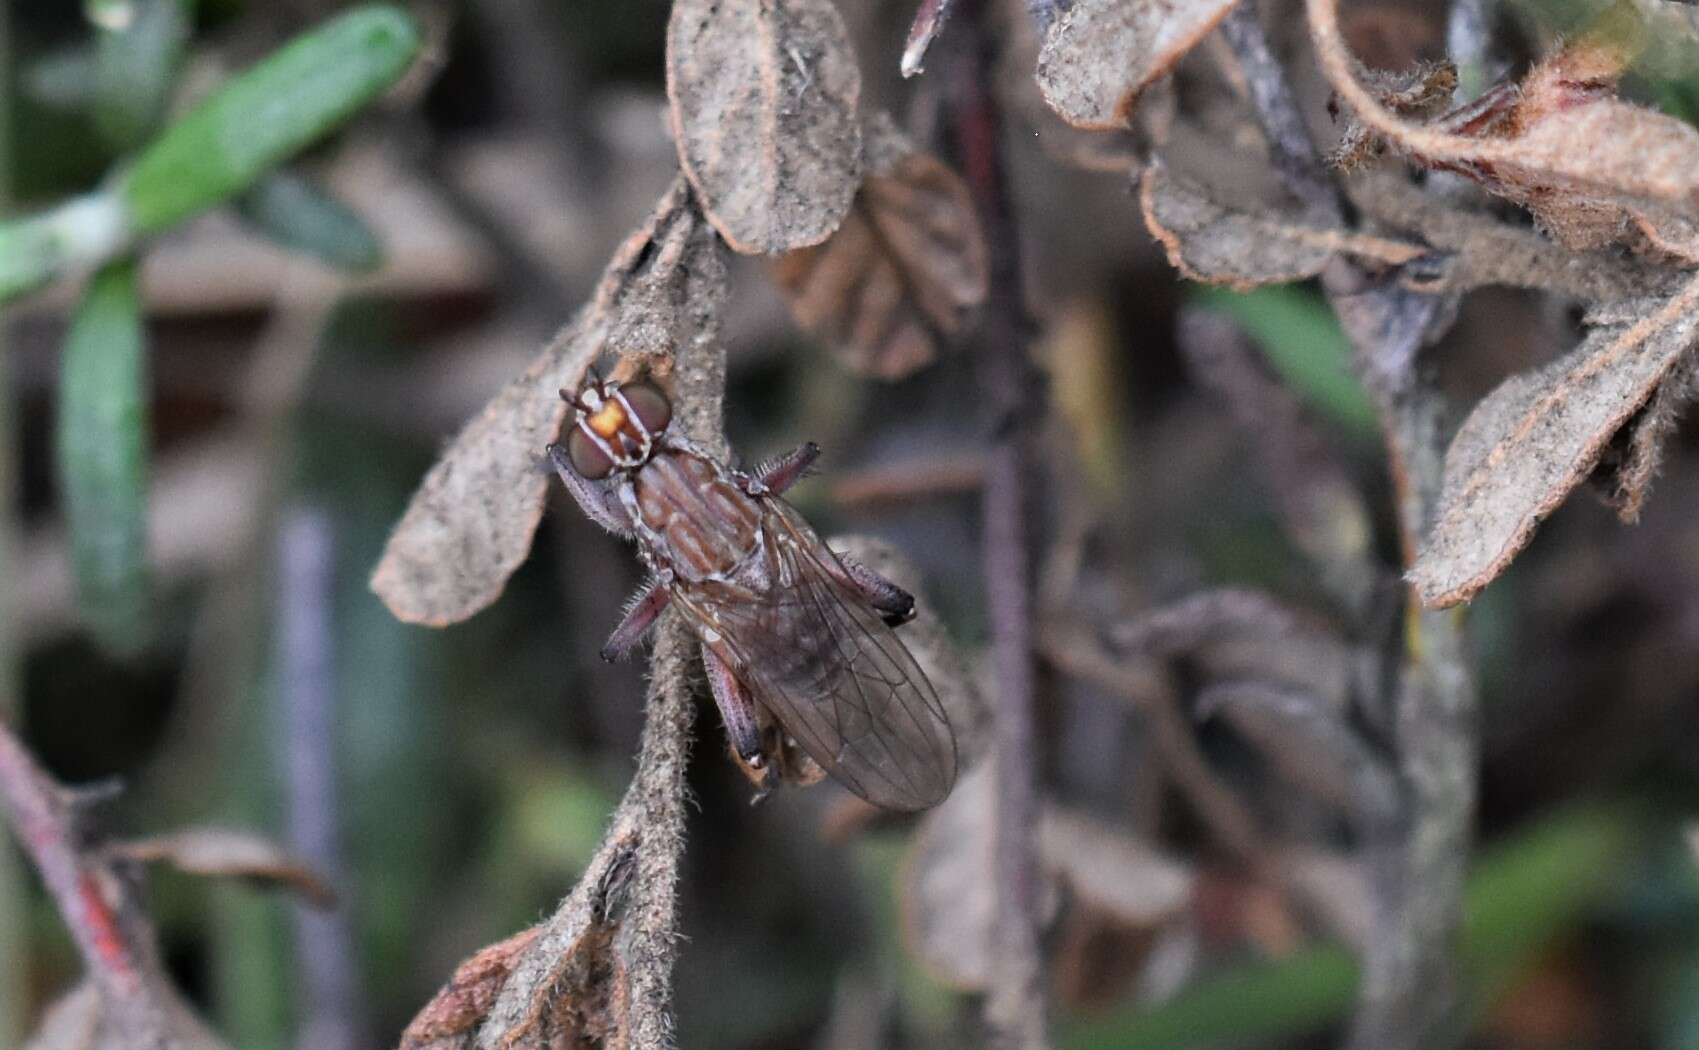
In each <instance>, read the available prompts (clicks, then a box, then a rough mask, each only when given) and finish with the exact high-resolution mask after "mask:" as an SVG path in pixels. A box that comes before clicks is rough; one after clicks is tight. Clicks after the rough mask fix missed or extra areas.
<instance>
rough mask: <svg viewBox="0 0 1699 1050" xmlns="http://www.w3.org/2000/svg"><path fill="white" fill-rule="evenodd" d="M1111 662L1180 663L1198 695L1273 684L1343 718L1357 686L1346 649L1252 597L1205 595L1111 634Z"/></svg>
mask: <svg viewBox="0 0 1699 1050" xmlns="http://www.w3.org/2000/svg"><path fill="white" fill-rule="evenodd" d="M1110 639H1111V641H1112V642H1113V644H1114V649H1115V655H1116V658H1117V659H1119V660H1121V661H1122V662H1123V663H1130V662H1132V661H1133V660H1134V659H1135V658H1136V657H1138V656H1148V657H1155V658H1157V659H1160V660H1164V661H1169V662H1176V661H1178V662H1183V663H1184V665H1185V666H1186V668H1187V671H1188V673H1187V677H1188V679H1189V680H1190V681H1191V682H1192V683H1194V684H1195V685H1196V686H1197V687H1199V688H1202V687H1205V686H1208V685H1209V684H1211V683H1213V682H1224V681H1247V680H1249V681H1261V682H1268V683H1279V684H1281V685H1284V686H1285V687H1287V688H1290V689H1292V690H1294V691H1296V692H1299V693H1302V694H1304V695H1306V696H1310V697H1313V698H1314V700H1315V702H1316V703H1318V704H1319V705H1321V707H1322V708H1324V709H1325V710H1328V711H1333V712H1343V711H1345V710H1347V709H1348V708H1349V706H1350V698H1351V694H1352V690H1353V687H1354V684H1355V681H1356V674H1357V668H1356V661H1355V658H1354V656H1353V653H1352V650H1351V649H1350V647H1349V646H1347V645H1346V644H1345V643H1344V642H1343V641H1342V640H1340V639H1339V638H1338V637H1337V636H1336V635H1334V634H1333V633H1332V632H1331V631H1329V630H1328V629H1327V628H1326V627H1325V626H1324V625H1322V624H1320V623H1316V622H1312V621H1311V620H1309V619H1308V618H1306V617H1303V616H1301V615H1299V614H1298V613H1296V612H1294V611H1293V610H1292V609H1290V608H1289V607H1287V606H1286V605H1283V604H1282V603H1280V602H1278V601H1276V600H1275V599H1273V598H1271V597H1269V596H1268V595H1266V594H1262V593H1261V592H1258V591H1250V590H1239V589H1233V588H1224V589H1221V590H1214V591H1203V592H1200V593H1198V594H1195V595H1193V596H1191V597H1189V598H1185V599H1182V600H1181V601H1178V602H1175V603H1174V604H1172V605H1167V606H1164V607H1162V608H1159V609H1153V610H1151V611H1150V612H1147V613H1144V614H1142V615H1140V616H1138V617H1137V618H1135V619H1132V620H1130V621H1127V622H1125V623H1121V624H1117V625H1115V626H1114V627H1113V628H1112V629H1111V631H1110Z"/></svg>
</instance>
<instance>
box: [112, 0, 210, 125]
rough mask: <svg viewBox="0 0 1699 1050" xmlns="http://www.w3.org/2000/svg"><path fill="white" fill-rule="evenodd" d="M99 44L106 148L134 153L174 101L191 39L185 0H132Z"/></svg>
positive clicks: (113, 21) (129, 0)
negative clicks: (179, 70)
mask: <svg viewBox="0 0 1699 1050" xmlns="http://www.w3.org/2000/svg"><path fill="white" fill-rule="evenodd" d="M125 6H126V9H127V10H126V11H125V14H124V17H122V18H112V19H107V20H105V21H102V22H98V23H97V24H98V25H99V26H100V29H99V32H98V34H97V37H96V43H95V67H94V125H95V128H96V129H97V130H98V131H99V132H100V134H101V136H102V137H103V138H105V139H106V143H107V145H109V146H111V147H112V148H113V149H114V150H118V151H120V152H122V151H126V150H130V149H134V148H135V147H136V146H138V145H140V144H141V143H142V141H143V140H144V139H145V138H147V136H149V135H151V134H152V133H153V131H154V129H155V128H156V127H157V126H158V125H159V121H160V118H161V117H163V116H164V114H165V106H166V103H168V102H169V101H170V99H171V85H172V83H173V82H174V81H175V80H176V79H177V67H178V65H179V64H180V63H181V61H182V58H183V47H184V45H185V44H187V43H188V40H189V19H188V13H187V12H186V11H185V10H184V9H183V2H182V0H128V2H127V4H126V5H125Z"/></svg>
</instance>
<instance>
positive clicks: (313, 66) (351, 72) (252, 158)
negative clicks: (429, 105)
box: [120, 5, 420, 234]
mask: <svg viewBox="0 0 1699 1050" xmlns="http://www.w3.org/2000/svg"><path fill="white" fill-rule="evenodd" d="M419 43H420V35H419V28H418V26H417V25H416V24H415V23H414V21H413V19H412V18H411V17H410V16H409V15H408V14H407V13H406V12H404V11H402V10H401V9H400V8H396V7H391V6H388V5H372V6H367V7H360V8H356V9H354V10H352V11H349V12H348V13H347V14H344V15H342V16H340V17H338V18H336V19H334V20H332V21H330V22H328V23H326V24H324V25H323V26H320V27H319V28H317V29H315V30H312V31H311V32H309V33H306V34H304V35H302V36H300V37H297V38H296V39H295V40H294V41H292V42H291V43H289V44H288V45H286V46H285V47H283V48H282V49H280V50H279V51H277V52H276V53H274V54H272V55H271V56H270V57H269V58H267V59H265V60H264V61H262V62H261V63H259V64H258V65H256V66H254V67H253V68H252V69H249V70H248V71H247V72H245V73H242V74H240V75H239V76H237V77H235V78H234V79H233V80H231V81H230V82H229V83H228V84H226V85H224V87H222V88H221V89H219V90H218V91H217V92H215V93H214V94H213V95H211V96H210V97H208V98H207V99H206V100H205V101H204V102H202V103H201V104H200V105H199V106H197V107H196V108H195V109H194V110H193V111H192V112H190V113H188V114H187V115H185V116H184V117H183V119H181V120H179V121H178V122H176V123H175V124H173V125H172V126H171V127H170V128H167V129H166V131H165V132H164V134H162V135H161V136H160V137H159V139H158V140H157V141H156V142H154V144H153V145H151V146H149V147H148V148H147V149H146V150H145V151H144V152H143V153H142V155H141V157H140V158H138V159H137V161H136V163H135V166H134V167H132V168H131V169H130V170H129V171H128V172H127V173H126V174H125V175H124V177H123V180H122V183H121V189H120V193H121V195H122V196H123V198H124V200H125V202H126V203H127V204H128V205H129V210H130V213H131V218H132V222H133V225H134V228H135V230H136V231H137V232H138V233H140V234H149V233H155V232H158V231H159V230H162V229H165V228H166V227H168V226H171V225H173V224H175V223H177V222H180V221H182V220H183V219H186V218H188V217H189V216H191V215H194V214H195V213H196V212H199V211H202V210H204V209H206V208H209V207H211V206H212V205H214V204H217V203H219V202H220V201H223V200H225V199H227V198H228V197H230V196H232V195H234V194H236V193H239V192H241V191H242V190H244V189H246V188H247V187H249V186H251V185H253V184H254V182H255V181H257V180H258V179H259V177H260V176H261V175H263V174H265V172H266V171H268V170H270V169H271V168H273V167H275V166H276V165H278V164H280V163H282V162H283V161H285V160H287V159H288V158H289V157H291V156H292V155H294V154H295V153H297V152H299V151H300V150H301V149H303V148H304V147H306V146H307V145H308V144H310V143H311V142H313V141H314V140H315V139H318V138H320V137H322V136H323V135H325V134H327V133H328V132H330V131H331V130H332V129H333V128H335V127H336V126H337V125H339V124H341V123H342V122H343V121H345V120H347V119H348V117H350V116H351V115H352V114H353V113H354V112H355V111H356V110H358V109H359V108H360V107H361V106H363V105H364V104H366V103H367V102H369V101H371V99H373V98H374V97H376V96H377V95H378V94H379V93H380V92H382V91H383V90H384V89H385V88H387V87H389V86H390V85H391V84H393V83H394V82H395V80H396V79H397V78H398V77H400V76H401V74H402V72H403V71H404V70H405V69H406V68H407V66H408V64H409V63H410V62H411V61H412V60H413V56H414V54H416V53H417V52H418V50H419Z"/></svg>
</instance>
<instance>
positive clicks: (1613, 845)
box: [1058, 805, 1646, 1050]
mask: <svg viewBox="0 0 1699 1050" xmlns="http://www.w3.org/2000/svg"><path fill="white" fill-rule="evenodd" d="M1645 833H1646V828H1645V823H1644V821H1643V820H1642V819H1641V816H1640V814H1639V812H1638V811H1637V810H1635V809H1634V808H1633V807H1631V806H1626V805H1616V806H1605V805H1594V806H1576V807H1573V808H1571V809H1569V810H1566V811H1564V812H1562V813H1558V814H1555V815H1554V816H1551V817H1548V818H1547V819H1546V820H1544V821H1542V822H1541V823H1539V824H1538V825H1536V826H1535V827H1534V828H1532V829H1530V830H1528V831H1526V832H1523V833H1522V834H1521V835H1518V836H1517V837H1516V838H1515V839H1513V840H1512V841H1510V842H1508V843H1506V844H1504V845H1502V846H1499V847H1497V848H1496V849H1493V850H1491V851H1490V852H1488V853H1487V854H1486V855H1485V856H1484V857H1483V858H1482V859H1481V860H1480V861H1479V862H1478V863H1477V864H1476V866H1475V869H1474V872H1473V874H1472V875H1471V877H1470V879H1469V887H1468V895H1467V899H1466V901H1465V903H1464V945H1463V958H1464V963H1465V972H1466V973H1467V974H1468V999H1469V1002H1470V1004H1471V1008H1472V1011H1473V1016H1475V1017H1477V1018H1478V1017H1480V1016H1481V1015H1482V1014H1483V1013H1484V1012H1485V1010H1486V1009H1487V1008H1488V1007H1489V1006H1491V1005H1492V1003H1493V1002H1494V1001H1495V1000H1496V999H1497V997H1498V996H1499V995H1501V994H1502V993H1503V992H1504V991H1505V990H1506V989H1507V988H1508V987H1509V986H1510V984H1511V982H1512V980H1513V979H1514V978H1515V977H1517V976H1519V975H1520V974H1521V973H1523V972H1524V971H1525V970H1526V968H1527V966H1528V964H1529V963H1530V962H1532V961H1533V960H1534V959H1536V958H1538V956H1539V954H1540V952H1541V951H1543V950H1544V949H1545V948H1546V946H1548V945H1550V944H1551V943H1552V942H1553V941H1554V940H1555V939H1556V938H1558V937H1559V936H1561V935H1562V934H1563V933H1565V932H1566V931H1568V930H1571V929H1573V928H1574V927H1575V926H1576V924H1577V923H1579V922H1580V920H1581V919H1582V917H1583V916H1584V915H1585V914H1586V912H1587V910H1588V909H1590V908H1592V907H1594V906H1595V905H1597V904H1598V903H1599V902H1600V900H1601V899H1602V898H1603V897H1604V896H1605V894H1606V892H1607V891H1608V890H1609V889H1610V888H1611V887H1612V886H1613V885H1615V883H1616V882H1617V881H1618V880H1619V879H1620V877H1621V871H1622V868H1623V865H1624V864H1626V863H1627V862H1628V861H1629V859H1630V858H1631V857H1632V856H1633V855H1634V853H1635V850H1636V846H1637V844H1638V843H1640V842H1642V841H1643V840H1644V838H1645ZM1356 994H1357V965H1356V962H1355V961H1354V960H1353V959H1352V958H1351V956H1350V955H1349V954H1347V953H1346V952H1345V951H1344V950H1343V949H1341V948H1338V947H1334V946H1330V945H1324V946H1319V947H1315V948H1309V949H1305V950H1303V951H1300V952H1297V953H1296V954H1294V955H1291V956H1289V957H1287V958H1285V959H1281V960H1278V961H1275V962H1264V963H1249V964H1246V965H1243V966H1238V967H1234V968H1232V969H1230V970H1227V971H1226V972H1223V973H1218V974H1216V975H1214V976H1213V977H1210V978H1208V979H1206V980H1203V981H1200V982H1198V983H1197V984H1194V985H1192V986H1191V987H1190V988H1187V989H1185V990H1184V991H1182V992H1180V993H1179V994H1177V995H1175V996H1174V997H1173V998H1171V999H1168V1000H1167V1001H1165V1002H1162V1003H1158V1004H1157V1005H1155V1006H1149V1007H1145V1008H1142V1009H1135V1010H1130V1011H1116V1012H1113V1013H1111V1014H1108V1015H1105V1016H1102V1017H1098V1018H1094V1019H1092V1020H1089V1021H1082V1022H1076V1023H1075V1024H1072V1025H1070V1026H1068V1027H1067V1028H1066V1029H1065V1031H1064V1034H1063V1038H1062V1039H1060V1040H1059V1041H1058V1045H1059V1046H1060V1047H1062V1048H1063V1050H1087V1048H1089V1047H1100V1046H1113V1047H1117V1048H1119V1050H1182V1048H1193V1047H1195V1048H1203V1047H1214V1046H1219V1045H1221V1044H1224V1043H1225V1044H1234V1045H1237V1044H1239V1043H1244V1042H1247V1041H1253V1040H1254V1041H1268V1040H1272V1039H1276V1038H1282V1037H1287V1036H1293V1035H1297V1034H1300V1033H1304V1032H1314V1031H1317V1030H1319V1029H1322V1028H1324V1027H1326V1026H1328V1025H1330V1024H1332V1023H1334V1022H1336V1021H1338V1020H1340V1019H1342V1018H1343V1017H1344V1016H1345V1014H1346V1013H1347V1012H1348V1011H1349V1010H1350V1008H1351V1004H1352V1002H1353V1001H1354V999H1355V997H1356Z"/></svg>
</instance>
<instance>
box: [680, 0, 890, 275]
mask: <svg viewBox="0 0 1699 1050" xmlns="http://www.w3.org/2000/svg"><path fill="white" fill-rule="evenodd" d="M667 96H668V98H669V99H670V100H671V114H672V124H673V134H674V138H675V139H676V140H677V142H678V155H679V162H680V164H681V166H682V167H683V168H684V173H685V174H686V175H687V176H688V177H689V179H690V184H691V185H692V186H693V187H694V188H695V190H696V194H697V199H698V200H700V201H701V202H702V210H703V212H704V213H706V215H707V216H708V221H710V222H712V223H713V224H714V227H715V228H716V229H718V230H719V231H720V235H721V236H723V237H724V238H725V239H726V243H727V244H729V245H731V246H732V248H734V249H736V250H737V251H740V252H745V253H752V254H753V253H775V252H783V251H790V250H792V249H795V248H805V247H807V246H809V245H813V244H819V243H820V242H821V241H823V240H825V239H826V238H827V237H829V236H831V234H832V231H833V230H835V229H837V228H838V224H839V223H840V222H842V221H843V218H844V215H845V214H846V213H847V212H848V211H849V208H850V201H851V200H852V199H853V198H854V197H855V190H856V186H857V185H858V183H859V182H860V177H861V120H860V117H859V115H858V114H857V110H856V107H857V106H858V104H859V103H860V99H861V72H860V70H859V69H858V68H857V67H856V62H855V54H854V52H853V51H852V50H851V48H850V43H849V36H848V34H847V33H846V32H845V30H844V23H843V19H842V18H841V17H840V16H839V14H838V10H837V8H836V7H835V6H833V4H832V2H831V0H677V2H675V3H674V4H673V7H672V18H671V20H670V21H669V22H668V23H667Z"/></svg>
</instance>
